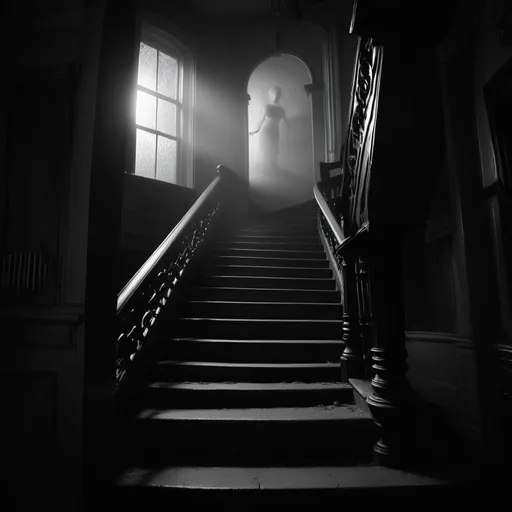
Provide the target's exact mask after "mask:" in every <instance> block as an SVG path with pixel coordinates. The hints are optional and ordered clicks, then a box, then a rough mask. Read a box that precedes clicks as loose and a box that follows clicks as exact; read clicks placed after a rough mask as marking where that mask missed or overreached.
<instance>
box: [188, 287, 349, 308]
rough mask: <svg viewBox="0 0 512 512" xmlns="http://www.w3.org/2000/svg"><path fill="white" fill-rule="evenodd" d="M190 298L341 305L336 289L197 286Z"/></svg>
mask: <svg viewBox="0 0 512 512" xmlns="http://www.w3.org/2000/svg"><path fill="white" fill-rule="evenodd" d="M191 298H192V299H193V300H230V301H236V300H238V301H249V302H250V301H255V302H328V303H333V304H338V305H341V297H340V293H339V292H338V291H337V290H307V289H306V290H304V289H302V290H301V289H289V288H288V289H284V288H237V287H229V286H197V287H195V288H194V289H193V290H192V294H191Z"/></svg>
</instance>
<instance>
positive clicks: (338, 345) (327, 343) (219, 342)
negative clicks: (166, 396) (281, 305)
mask: <svg viewBox="0 0 512 512" xmlns="http://www.w3.org/2000/svg"><path fill="white" fill-rule="evenodd" d="M343 347H344V345H343V343H342V341H341V340H282V339H279V340H238V339H210V338H174V339H171V340H168V341H167V342H166V343H165V344H163V351H164V354H165V357H168V358H169V359H173V360H180V361H211V362H218V363H223V362H233V363H279V364H285V363H324V362H325V361H339V359H340V356H341V354H342V352H343Z"/></svg>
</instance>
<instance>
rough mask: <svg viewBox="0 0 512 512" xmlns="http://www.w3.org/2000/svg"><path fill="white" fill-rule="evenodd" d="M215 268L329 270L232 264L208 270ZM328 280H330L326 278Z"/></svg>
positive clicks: (213, 266) (211, 266)
mask: <svg viewBox="0 0 512 512" xmlns="http://www.w3.org/2000/svg"><path fill="white" fill-rule="evenodd" d="M216 267H222V268H257V269H258V270H260V269H262V268H264V269H265V270H267V269H271V268H279V269H283V270H313V271H315V272H316V271H318V270H329V269H323V268H322V269H318V268H316V267H278V266H277V265H269V266H266V267H260V266H258V265H233V264H222V265H217V264H213V265H210V268H216ZM323 279H327V278H323ZM328 279H330V278H328Z"/></svg>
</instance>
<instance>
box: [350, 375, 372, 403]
mask: <svg viewBox="0 0 512 512" xmlns="http://www.w3.org/2000/svg"><path fill="white" fill-rule="evenodd" d="M348 381H349V383H350V385H351V386H352V387H353V388H354V390H355V391H356V392H357V393H359V395H361V397H362V398H364V399H366V398H368V397H369V396H370V395H371V394H372V393H373V388H372V384H371V382H370V381H369V380H367V379H354V378H350V379H348Z"/></svg>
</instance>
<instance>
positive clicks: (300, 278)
mask: <svg viewBox="0 0 512 512" xmlns="http://www.w3.org/2000/svg"><path fill="white" fill-rule="evenodd" d="M205 277H227V278H229V279H233V278H235V277H236V278H243V279H270V280H272V279H282V280H283V281H323V282H326V281H332V277H281V276H237V275H220V274H207V275H205ZM267 289H268V288H267Z"/></svg>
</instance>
